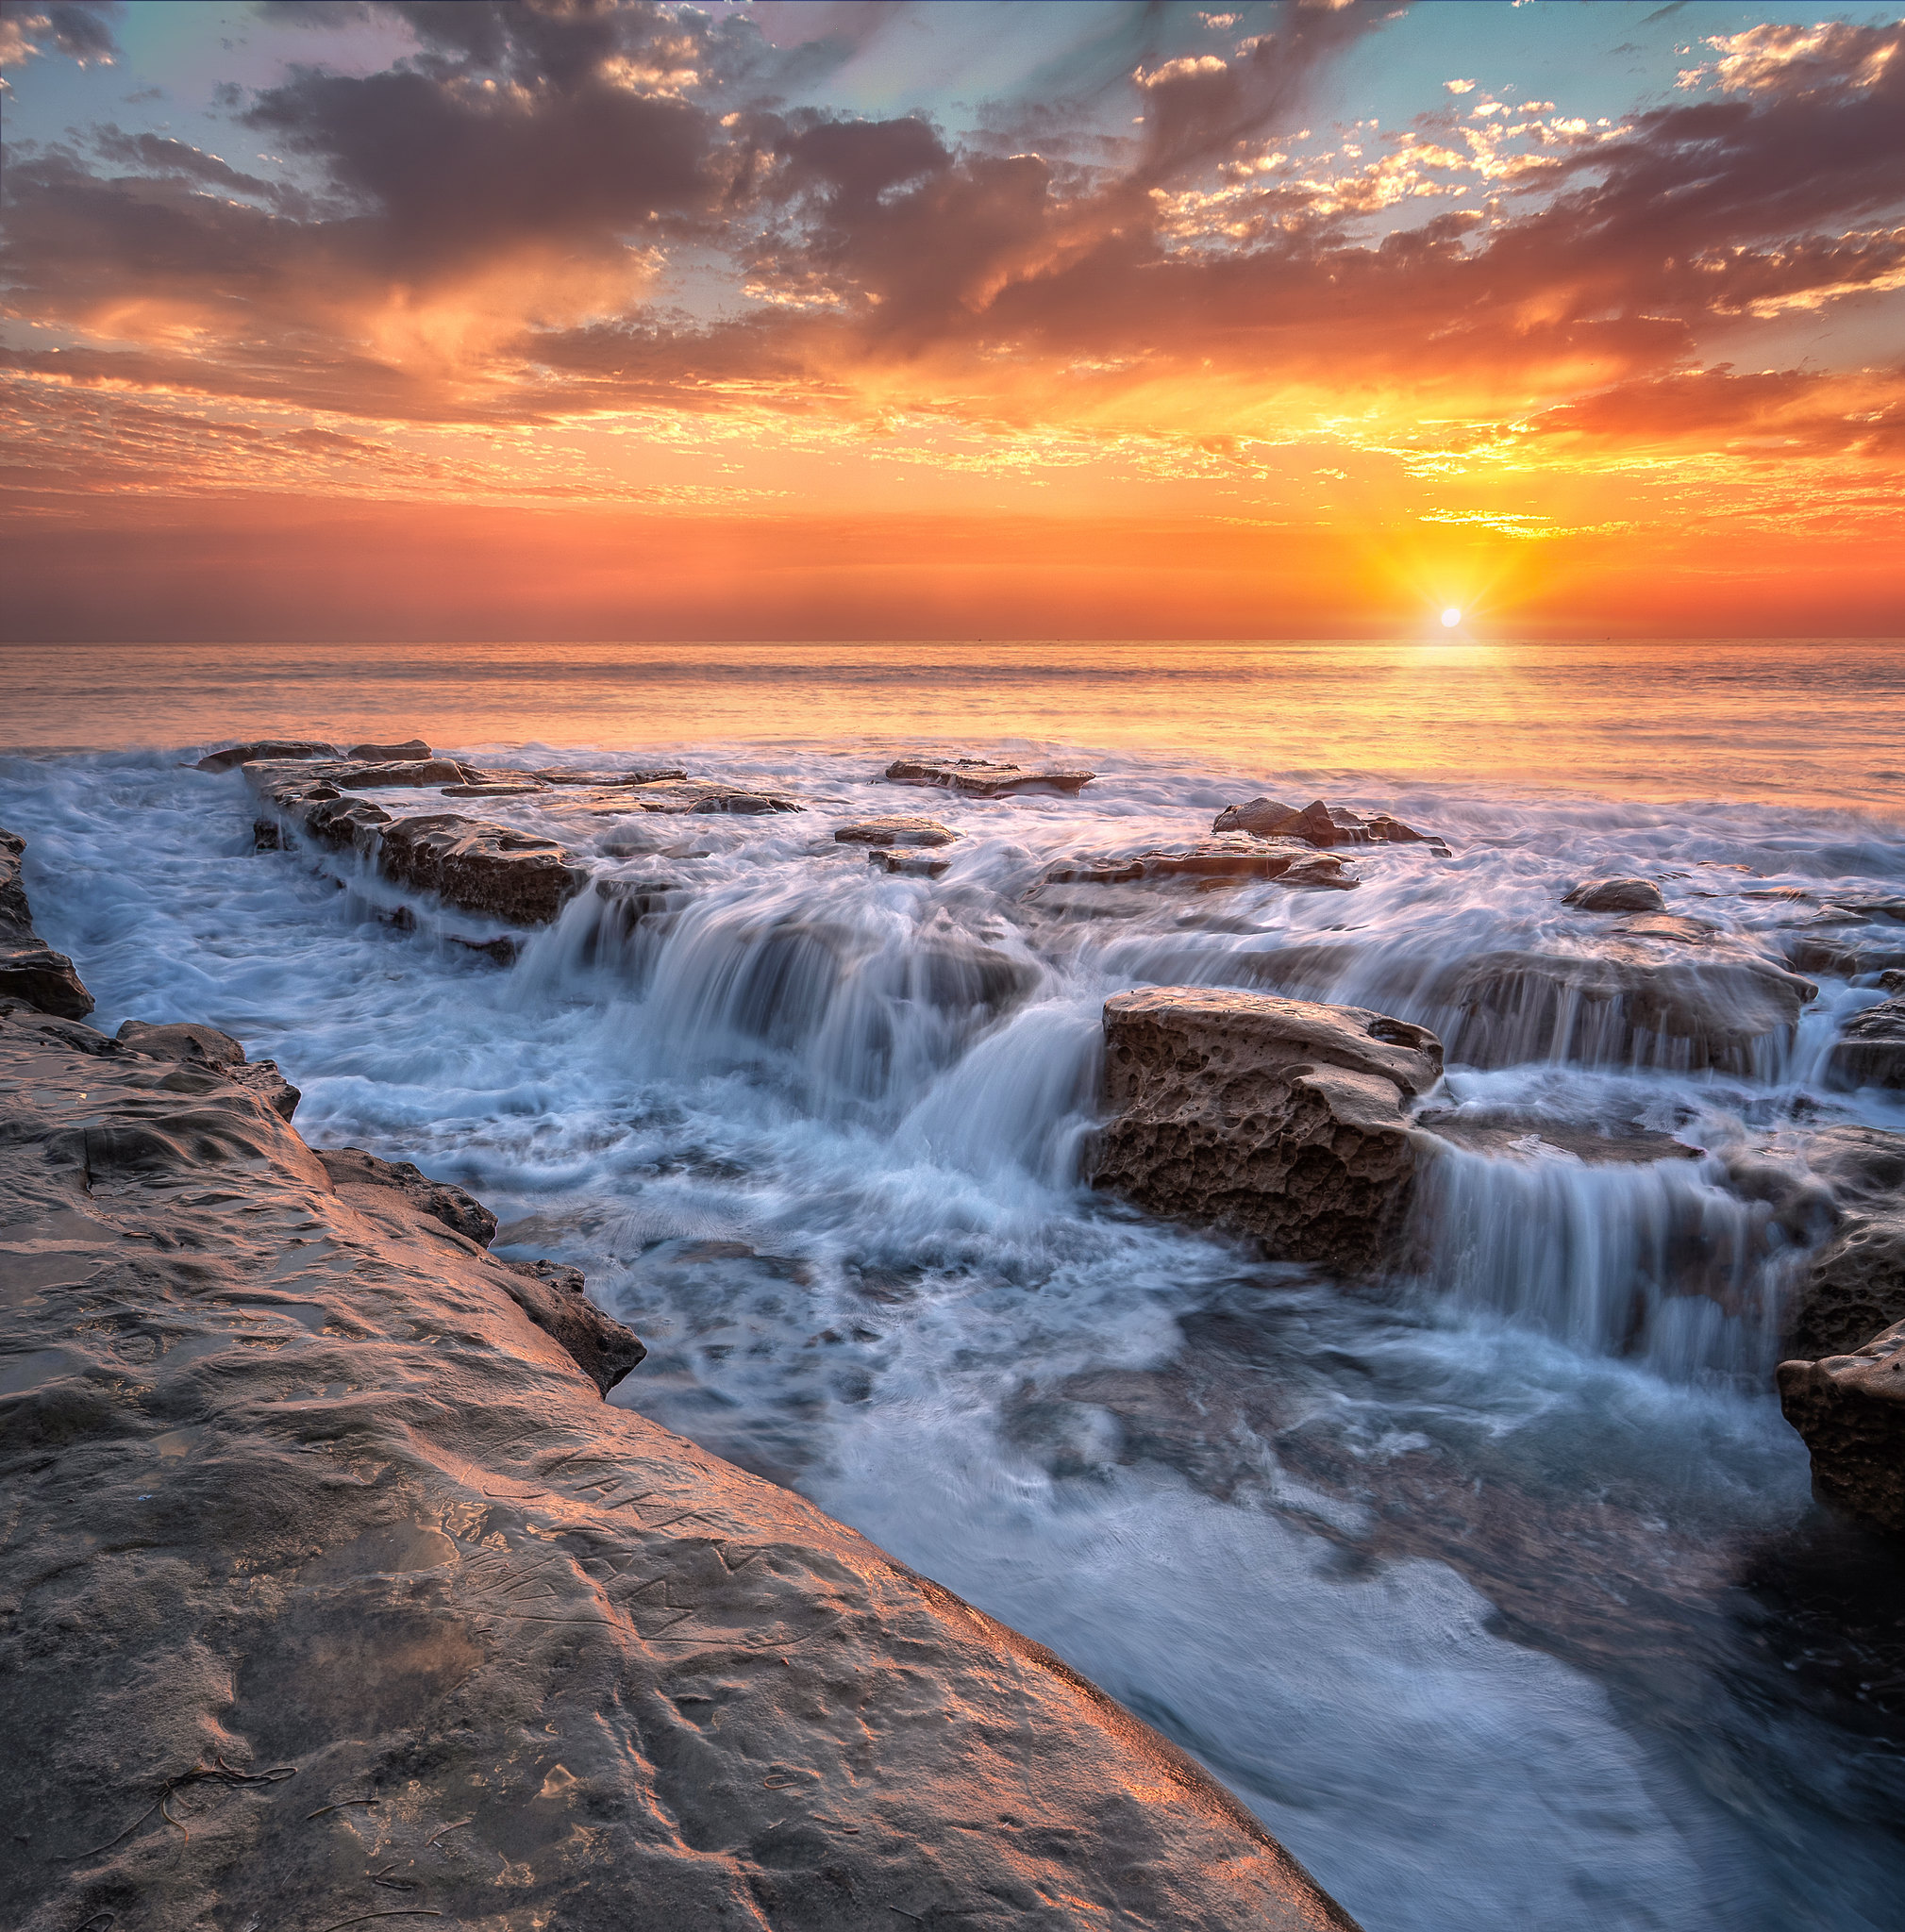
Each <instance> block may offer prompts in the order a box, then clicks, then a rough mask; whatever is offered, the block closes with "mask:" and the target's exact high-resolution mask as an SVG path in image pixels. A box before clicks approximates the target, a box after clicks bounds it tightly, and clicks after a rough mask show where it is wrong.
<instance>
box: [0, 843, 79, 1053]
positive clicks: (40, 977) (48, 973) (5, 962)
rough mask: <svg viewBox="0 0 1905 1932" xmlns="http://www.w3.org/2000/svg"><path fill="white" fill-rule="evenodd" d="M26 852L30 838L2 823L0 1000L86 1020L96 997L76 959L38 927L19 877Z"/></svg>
mask: <svg viewBox="0 0 1905 1932" xmlns="http://www.w3.org/2000/svg"><path fill="white" fill-rule="evenodd" d="M25 851H26V841H25V839H23V838H21V837H20V836H19V834H18V833H16V832H9V831H8V830H6V829H5V828H4V827H0V999H14V1000H24V1001H25V1003H26V1005H27V1006H29V1007H38V1008H40V1010H41V1011H42V1012H43V1013H58V1014H62V1015H63V1016H64V1017H65V1018H67V1019H69V1020H79V1019H83V1018H84V1017H85V1016H86V1015H87V1014H88V1013H90V1012H91V1011H92V994H91V993H90V992H88V991H86V988H85V986H84V985H83V984H82V983H81V982H80V978H79V974H77V973H76V972H75V970H74V966H73V961H72V960H71V959H69V958H67V957H66V955H65V954H64V953H56V952H55V951H54V950H53V948H52V947H51V946H49V945H48V944H47V943H46V941H44V940H42V938H41V937H40V935H39V934H38V933H37V932H35V931H34V930H33V910H32V908H31V907H29V906H28V905H27V903H26V888H25V885H23V884H22V883H21V877H20V868H21V860H22V858H24V856H25Z"/></svg>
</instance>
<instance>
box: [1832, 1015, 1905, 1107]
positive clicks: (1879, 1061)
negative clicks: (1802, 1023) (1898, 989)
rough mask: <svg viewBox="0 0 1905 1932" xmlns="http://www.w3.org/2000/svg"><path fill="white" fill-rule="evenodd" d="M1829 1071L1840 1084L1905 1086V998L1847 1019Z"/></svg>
mask: <svg viewBox="0 0 1905 1932" xmlns="http://www.w3.org/2000/svg"><path fill="white" fill-rule="evenodd" d="M1826 1071H1827V1074H1828V1075H1829V1077H1830V1079H1831V1080H1832V1081H1833V1082H1834V1084H1836V1085H1838V1086H1841V1087H1905V998H1894V999H1889V1000H1885V1001H1883V1002H1881V1003H1880V1005H1878V1006H1876V1007H1870V1008H1867V1009H1866V1010H1865V1011H1864V1012H1863V1013H1856V1014H1854V1015H1853V1017H1852V1018H1851V1019H1849V1020H1848V1021H1847V1023H1846V1024H1845V1027H1844V1028H1843V1029H1842V1031H1841V1032H1840V1035H1839V1043H1838V1044H1837V1045H1836V1046H1835V1047H1833V1049H1832V1057H1831V1058H1830V1060H1828V1061H1827V1063H1826Z"/></svg>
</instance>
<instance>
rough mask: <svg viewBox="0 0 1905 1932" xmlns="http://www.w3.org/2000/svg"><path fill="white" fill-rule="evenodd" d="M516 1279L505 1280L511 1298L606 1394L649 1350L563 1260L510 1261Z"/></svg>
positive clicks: (579, 1273) (597, 1387) (506, 1264)
mask: <svg viewBox="0 0 1905 1932" xmlns="http://www.w3.org/2000/svg"><path fill="white" fill-rule="evenodd" d="M504 1265H505V1266H506V1267H507V1268H508V1269H509V1270H510V1274H512V1275H513V1276H514V1277H515V1279H514V1280H513V1281H505V1282H504V1284H503V1288H504V1291H505V1292H506V1293H507V1294H508V1295H509V1297H510V1300H511V1301H512V1302H514V1303H515V1304H516V1306H517V1307H519V1308H521V1309H522V1311H523V1312H524V1314H526V1315H527V1316H528V1318H529V1319H530V1321H532V1322H533V1323H535V1324H536V1326H537V1327H538V1328H540V1329H541V1330H542V1331H543V1334H544V1335H546V1336H548V1337H549V1338H550V1339H551V1340H552V1341H558V1342H560V1343H561V1345H562V1347H563V1348H564V1349H565V1350H566V1351H567V1352H568V1353H569V1355H571V1356H572V1357H574V1358H575V1361H576V1365H577V1368H579V1369H580V1370H581V1371H582V1373H583V1374H585V1375H587V1376H588V1377H589V1379H590V1380H591V1381H592V1382H593V1383H594V1385H595V1387H596V1389H597V1390H599V1391H600V1392H601V1393H602V1394H604V1395H607V1394H608V1392H609V1391H610V1390H611V1389H612V1388H614V1386H615V1385H616V1383H618V1382H619V1381H621V1379H622V1378H623V1376H625V1375H626V1374H628V1372H629V1371H630V1370H631V1369H636V1368H639V1367H640V1366H641V1365H642V1363H643V1361H644V1360H645V1359H646V1358H647V1355H648V1351H647V1349H645V1348H644V1347H643V1345H642V1341H641V1339H640V1337H638V1336H637V1335H636V1334H635V1333H634V1331H633V1330H632V1329H628V1328H625V1327H624V1326H623V1325H622V1324H621V1323H620V1322H618V1321H616V1320H615V1319H614V1318H613V1317H612V1316H610V1315H605V1314H604V1313H603V1312H602V1310H601V1309H600V1308H598V1307H596V1306H595V1304H594V1303H593V1302H592V1301H591V1300H590V1299H589V1298H588V1296H587V1295H586V1294H584V1293H583V1291H582V1290H583V1280H582V1271H581V1270H580V1269H579V1268H568V1267H564V1266H563V1265H562V1263H560V1261H509V1262H506V1263H505V1264H504Z"/></svg>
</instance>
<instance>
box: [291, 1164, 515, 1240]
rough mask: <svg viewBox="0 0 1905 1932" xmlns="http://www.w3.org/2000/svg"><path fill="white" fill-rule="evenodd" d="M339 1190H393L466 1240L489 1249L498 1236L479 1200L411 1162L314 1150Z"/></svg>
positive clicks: (491, 1215) (488, 1212)
mask: <svg viewBox="0 0 1905 1932" xmlns="http://www.w3.org/2000/svg"><path fill="white" fill-rule="evenodd" d="M311 1151H312V1152H313V1153H314V1154H316V1156H317V1158H318V1159H319V1161H320V1162H321V1163H322V1164H323V1167H324V1171H325V1172H326V1174H329V1175H330V1177H331V1185H332V1186H333V1187H338V1188H346V1187H350V1188H392V1189H394V1190H395V1191H397V1192H398V1193H400V1194H402V1195H403V1197H404V1198H405V1199H406V1200H407V1201H409V1204H410V1205H411V1207H413V1208H416V1210H417V1211H418V1213H420V1214H427V1215H428V1216H429V1217H430V1219H431V1220H432V1221H441V1222H442V1223H443V1225H444V1226H445V1227H449V1228H454V1229H455V1230H456V1231H457V1233H459V1234H460V1235H461V1236H462V1237H463V1238H464V1240H465V1241H475V1242H476V1245H477V1246H478V1247H479V1248H487V1247H488V1246H489V1245H490V1243H491V1241H493V1240H494V1239H495V1235H496V1217H495V1216H494V1215H493V1214H492V1213H491V1212H490V1210H489V1209H488V1208H485V1207H484V1206H483V1204H482V1203H481V1202H480V1201H479V1200H477V1199H476V1196H475V1195H474V1194H471V1193H467V1192H465V1191H464V1190H463V1189H461V1188H460V1187H456V1186H454V1185H453V1184H452V1183H451V1182H449V1181H433V1180H431V1179H430V1177H429V1176H428V1175H427V1174H425V1172H424V1171H423V1169H422V1168H420V1167H419V1166H417V1164H416V1163H415V1162H414V1161H410V1160H379V1159H378V1158H377V1157H376V1155H375V1154H366V1153H365V1152H364V1150H363V1149H362V1148H361V1147H316V1148H313V1149H312V1150H311Z"/></svg>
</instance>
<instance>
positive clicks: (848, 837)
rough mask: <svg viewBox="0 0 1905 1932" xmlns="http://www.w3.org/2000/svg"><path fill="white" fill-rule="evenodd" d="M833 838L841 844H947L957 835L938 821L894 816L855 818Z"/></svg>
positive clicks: (901, 815)
mask: <svg viewBox="0 0 1905 1932" xmlns="http://www.w3.org/2000/svg"><path fill="white" fill-rule="evenodd" d="M833 836H834V838H835V839H836V840H837V841H839V842H840V843H841V844H843V845H878V846H895V845H914V846H932V845H950V844H951V843H952V842H953V841H954V840H955V839H957V838H958V837H959V834H958V833H957V832H955V831H953V830H951V829H950V828H949V827H947V826H945V825H943V824H940V822H939V821H938V820H937V819H927V818H913V817H908V816H905V815H904V814H895V815H893V816H890V817H887V818H877V819H857V820H855V822H854V823H853V824H850V825H842V826H840V827H838V829H837V830H836V831H835V832H834V835H833Z"/></svg>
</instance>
